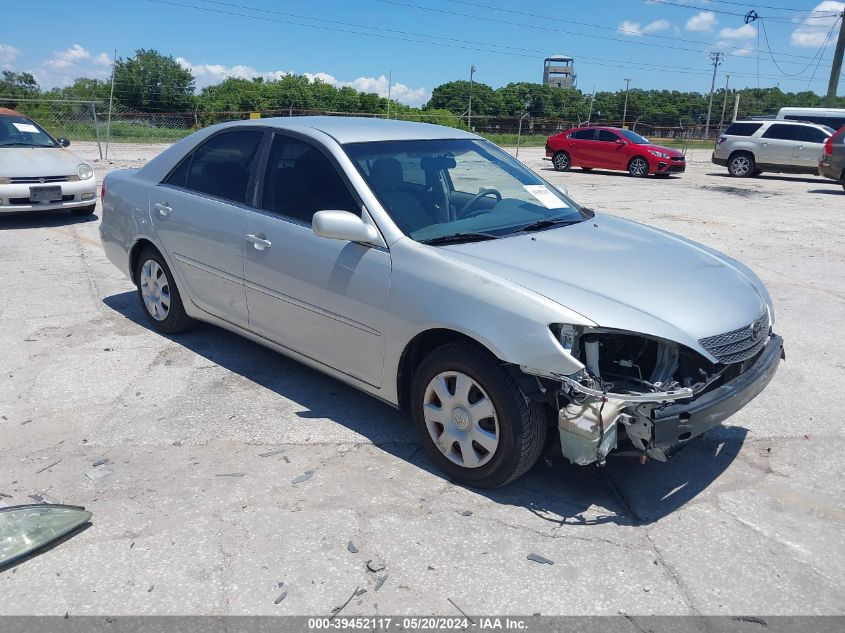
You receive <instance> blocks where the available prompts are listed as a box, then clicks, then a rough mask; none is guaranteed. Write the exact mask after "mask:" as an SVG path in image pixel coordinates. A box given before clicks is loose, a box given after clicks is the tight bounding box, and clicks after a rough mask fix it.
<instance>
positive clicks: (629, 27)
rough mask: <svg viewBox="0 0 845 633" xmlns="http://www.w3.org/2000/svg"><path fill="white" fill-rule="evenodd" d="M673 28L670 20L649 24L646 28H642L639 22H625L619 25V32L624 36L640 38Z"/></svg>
mask: <svg viewBox="0 0 845 633" xmlns="http://www.w3.org/2000/svg"><path fill="white" fill-rule="evenodd" d="M671 26H672V25H671V24H670V23H669V20H655V21H654V22H649V23H648V24H646V25H645V26H640V23H639V22H631V21H630V20H625V21H624V22H622V24H620V25H619V28H618V29H617V30H618V31H619V32H620V33H622V34H623V35H630V36H632V37H640V36H642V35H648V34H649V33H657V32H658V31H665V30H666V29H668V28H670V27H671Z"/></svg>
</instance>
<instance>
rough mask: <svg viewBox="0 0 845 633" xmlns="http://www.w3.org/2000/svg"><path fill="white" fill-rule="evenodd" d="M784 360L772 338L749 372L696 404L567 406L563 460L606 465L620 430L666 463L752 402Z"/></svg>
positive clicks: (561, 421) (562, 418) (561, 423)
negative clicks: (694, 439) (677, 452)
mask: <svg viewBox="0 0 845 633" xmlns="http://www.w3.org/2000/svg"><path fill="white" fill-rule="evenodd" d="M783 358H784V351H783V339H782V338H781V337H780V336H777V335H775V334H773V335H771V337H770V339H769V342H768V343H767V344H766V347H765V348H764V349H763V351H762V352H761V354H760V356H759V357H758V358H757V360H756V361H755V362H754V364H753V365H752V366H751V367H749V368H748V369H747V370H746V371H745V372H743V373H742V374H741V375H740V376H738V377H737V378H735V379H734V380H732V381H730V382H729V383H727V384H725V385H723V386H721V387H718V388H716V389H713V390H712V391H709V392H706V393H704V394H702V395H700V396H698V397H696V398H692V399H687V400H684V401H676V402H662V403H661V402H651V403H643V402H642V400H639V402H624V401H621V400H616V399H614V398H611V397H607V398H605V399H604V402H602V401H601V400H596V399H593V400H591V401H589V402H584V403H581V404H569V405H568V406H566V407H564V408H562V409H561V410H560V412H559V414H558V431H559V434H560V442H561V451H562V453H563V456H564V457H566V458H567V459H568V460H569V461H571V462H572V463H574V464H580V465H586V464H591V463H593V462H596V461H598V462H602V461H603V460H604V458H605V457H606V456H607V454H608V453H609V452H611V451H612V450H614V449H616V447H617V438H618V436H619V429H618V427H619V426H620V425H621V426H622V427H623V428H624V430H625V432H626V435H627V436H628V438H629V439H630V440H631V442H632V444H633V445H634V447H635V449H637V451H638V452H639V453H640V454H642V455H647V456H649V457H652V458H655V459H658V460H661V461H665V460H666V459H667V458H668V456H669V455H670V454H671V453H672V452H674V451H675V450H676V449H677V447H679V446H681V445H683V444H684V443H685V442H687V441H689V440H691V439H692V438H694V437H697V436H699V435H701V434H703V433H705V432H706V431H708V430H709V429H711V428H713V427H714V426H717V425H719V424H721V423H722V422H723V421H725V420H726V419H727V418H729V417H730V416H732V415H733V414H734V413H736V412H737V411H739V410H740V409H742V408H743V407H744V406H745V405H747V404H748V403H749V402H751V400H753V399H754V398H755V397H756V396H757V395H758V394H759V393H760V392H761V391H763V389H765V388H766V385H768V384H769V382H771V380H772V377H773V376H774V375H775V372H776V371H777V368H778V365H779V364H780V361H781V360H782V359H783ZM611 395H617V394H608V396H611Z"/></svg>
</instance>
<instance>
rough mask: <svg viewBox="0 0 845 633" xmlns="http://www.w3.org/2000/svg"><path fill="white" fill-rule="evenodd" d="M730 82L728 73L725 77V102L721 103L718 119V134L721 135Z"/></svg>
mask: <svg viewBox="0 0 845 633" xmlns="http://www.w3.org/2000/svg"><path fill="white" fill-rule="evenodd" d="M730 80H731V75H730V73H728V74H726V75H725V100H724V101H722V118H721V119H719V134H721V133H722V129H723V128H724V125H725V112H726V111H727V109H728V82H729V81H730Z"/></svg>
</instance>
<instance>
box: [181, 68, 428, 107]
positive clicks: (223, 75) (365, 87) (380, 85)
mask: <svg viewBox="0 0 845 633" xmlns="http://www.w3.org/2000/svg"><path fill="white" fill-rule="evenodd" d="M176 61H177V63H179V65H180V66H182V67H183V68H186V69H188V70H190V71H191V72H192V73H193V75H194V77H195V78H196V86H197V88H204V87H206V86H210V85H213V84H216V83H219V82H221V81H223V80H224V79H227V78H228V77H240V78H242V79H254V78H255V77H262V78H264V79H267V80H273V79H281V78H282V77H284V76H286V75H291V74H293V71H286V70H271V71H259V70H257V69H255V68H253V67H252V66H244V65H236V66H224V65H222V64H192V63H191V62H189V61H188V60H187V59H185V58H184V57H177V58H176ZM302 75H303V76H305V77H307V78H308V80H309V81H312V82H314V81H322V82H323V83H326V84H329V85H330V86H335V87H337V88H342V87H343V86H351V87H352V88H355V89H356V90H359V91H361V92H374V93H376V94H377V95H379V96H380V97H387V92H388V90H387V89H388V82H387V77H385V76H384V75H381V76H380V77H358V78H357V79H353V80H352V81H342V80H339V79H337V78H335V77H334V76H333V75H330V74H328V73H324V72H318V73H302ZM430 96H431V95H430V94H429V92H428V91H427V90H426V89H425V88H411V87H409V86H407V85H405V84H403V83H399V82H394V83H393V84H392V85H391V86H390V98H391V99H394V100H396V101H399V102H401V103H405V104H408V105H422V104H423V103H425V102H426V101H428V99H429V98H430Z"/></svg>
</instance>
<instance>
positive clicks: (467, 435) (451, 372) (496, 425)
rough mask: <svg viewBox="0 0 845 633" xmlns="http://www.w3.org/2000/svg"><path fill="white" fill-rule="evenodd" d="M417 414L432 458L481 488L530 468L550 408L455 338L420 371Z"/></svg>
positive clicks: (413, 399) (543, 436)
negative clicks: (456, 341) (535, 401)
mask: <svg viewBox="0 0 845 633" xmlns="http://www.w3.org/2000/svg"><path fill="white" fill-rule="evenodd" d="M411 403H412V409H413V411H412V414H413V417H414V425H415V427H416V429H417V434H418V436H419V438H420V442H421V443H422V445H423V446H424V447H425V450H426V452H427V453H428V454H429V456H430V457H431V459H432V461H434V463H435V464H436V465H437V466H438V467H440V469H442V470H443V471H445V472H446V473H447V474H448V475H450V476H451V477H453V478H454V479H456V480H458V481H460V482H462V483H464V484H467V485H470V486H477V487H479V488H496V487H498V486H503V485H505V484H507V483H509V482H511V481H513V480H514V479H516V478H517V477H519V476H520V475H522V474H523V473H525V472H526V471H527V470H528V469H529V468H531V466H533V465H534V463H535V462H536V461H537V459H538V458H539V457H540V453H541V451H542V449H543V444H544V442H545V439H546V430H547V429H546V418H545V415H544V410H543V408H542V405H539V404H536V403H533V402H530V401H528V400H527V398H526V397H525V395H524V394H523V393H522V391H521V390H520V388H519V386H518V385H517V384H516V382H515V381H514V379H513V377H512V376H511V375H510V374H509V373H508V372H507V371H506V370H505V369H504V368H503V367H502V365H501V363H500V362H499V361H498V360H497V359H496V358H494V357H493V356H492V355H491V354H489V353H488V352H486V351H484V350H481V349H478V348H476V347H473V346H470V345H465V344H460V343H452V344H448V345H444V346H443V347H439V348H438V349H436V350H434V351H433V352H431V354H429V355H428V356H427V357H426V358H425V359H423V361H422V363H420V366H419V368H418V369H417V371H416V374H415V375H414V381H413V385H412V389H411Z"/></svg>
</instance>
